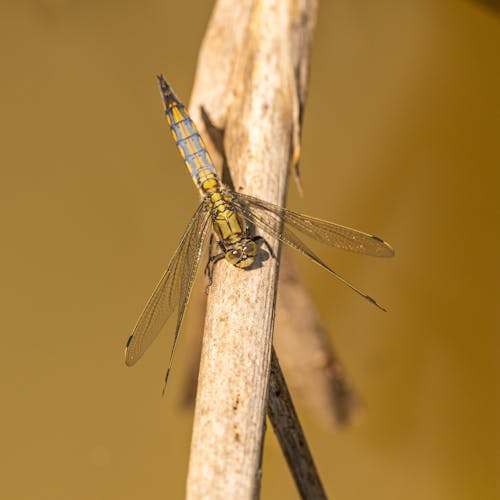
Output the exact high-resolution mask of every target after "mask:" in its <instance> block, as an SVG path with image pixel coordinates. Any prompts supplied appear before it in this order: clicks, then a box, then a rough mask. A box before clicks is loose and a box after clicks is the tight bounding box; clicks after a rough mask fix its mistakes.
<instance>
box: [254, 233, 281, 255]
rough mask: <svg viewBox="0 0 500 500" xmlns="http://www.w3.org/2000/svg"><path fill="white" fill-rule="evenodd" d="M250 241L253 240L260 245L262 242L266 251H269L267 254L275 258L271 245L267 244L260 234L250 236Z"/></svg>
mask: <svg viewBox="0 0 500 500" xmlns="http://www.w3.org/2000/svg"><path fill="white" fill-rule="evenodd" d="M252 241H254V242H255V243H259V245H262V244H264V245H265V247H266V249H267V251H268V252H269V255H270V256H271V257H272V258H273V259H275V258H276V255H274V252H273V249H272V248H271V245H269V243H268V241H267V240H266V239H265V238H263V237H262V236H254V237H253V238H252Z"/></svg>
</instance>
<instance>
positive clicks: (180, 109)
mask: <svg viewBox="0 0 500 500" xmlns="http://www.w3.org/2000/svg"><path fill="white" fill-rule="evenodd" d="M158 81H159V83H160V91H161V95H162V98H163V105H164V108H165V116H166V117H167V121H168V124H169V125H170V132H171V133H172V136H173V137H174V140H175V144H176V146H177V148H178V150H179V151H180V153H181V156H182V158H183V160H184V163H185V164H186V166H187V167H188V170H189V173H190V174H191V177H192V178H193V181H194V183H195V184H196V187H197V188H198V189H199V190H200V191H201V192H202V194H203V195H205V194H208V193H211V192H213V191H214V190H217V191H218V190H219V189H220V182H219V178H218V176H217V173H216V171H215V167H214V164H213V162H212V159H211V158H210V155H209V153H208V151H207V148H206V146H205V143H204V142H203V139H202V138H201V136H200V133H199V132H198V129H197V128H196V125H195V124H194V122H193V120H191V117H190V116H189V113H188V111H187V109H186V108H185V106H184V105H183V104H182V103H181V102H180V101H179V99H178V98H177V96H176V95H175V94H174V92H173V91H172V89H171V88H170V85H169V84H168V83H167V81H166V80H165V78H163V76H161V75H160V76H159V77H158Z"/></svg>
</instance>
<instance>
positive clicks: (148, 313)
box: [125, 203, 209, 374]
mask: <svg viewBox="0 0 500 500" xmlns="http://www.w3.org/2000/svg"><path fill="white" fill-rule="evenodd" d="M208 215H209V214H208V212H206V210H205V206H204V204H203V203H201V204H200V206H199V207H198V209H197V210H196V212H195V214H194V216H193V218H192V219H191V222H190V223H189V225H188V227H187V229H186V230H185V231H184V234H183V235H182V239H181V242H180V243H179V246H178V247H177V250H176V251H175V253H174V256H173V257H172V260H171V261H170V263H169V265H168V268H167V270H166V271H165V274H164V275H163V277H162V278H161V280H160V282H159V283H158V285H157V286H156V288H155V291H154V292H153V295H152V296H151V298H150V299H149V302H148V303H147V305H146V307H145V308H144V311H143V312H142V314H141V317H140V318H139V321H138V322H137V324H136V326H135V328H134V331H133V333H132V335H131V336H130V337H129V339H128V342H127V347H126V351H125V363H126V364H127V365H128V366H132V365H133V364H135V363H136V362H137V361H138V360H139V359H140V358H141V356H142V355H143V354H144V352H145V351H146V349H147V348H148V347H149V346H150V345H151V343H152V342H153V341H154V340H155V338H156V337H157V336H158V334H159V333H160V331H161V329H162V328H163V326H164V325H165V323H166V322H167V320H168V319H169V318H170V316H171V315H172V314H173V313H174V312H177V323H176V327H175V334H174V340H173V344H172V351H171V354H170V360H169V368H168V369H169V370H170V367H171V364H172V359H173V354H174V350H175V346H176V344H177V337H178V335H179V328H180V325H181V322H182V317H183V316H184V311H185V309H186V305H187V302H188V300H189V295H190V293H191V289H192V287H193V282H194V279H195V276H196V270H197V268H198V264H199V262H200V257H201V253H202V250H203V241H204V239H205V237H206V235H207V231H208V228H209V224H208V220H209V217H208ZM167 374H168V372H167Z"/></svg>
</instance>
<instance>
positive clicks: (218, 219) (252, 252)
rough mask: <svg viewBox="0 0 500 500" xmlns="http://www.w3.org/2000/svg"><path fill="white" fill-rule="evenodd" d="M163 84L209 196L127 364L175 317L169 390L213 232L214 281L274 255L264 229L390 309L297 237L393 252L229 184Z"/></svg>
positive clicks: (170, 115)
mask: <svg viewBox="0 0 500 500" xmlns="http://www.w3.org/2000/svg"><path fill="white" fill-rule="evenodd" d="M157 78H158V83H159V87H160V93H161V97H162V101H163V108H164V111H165V116H166V119H167V122H168V124H169V126H170V132H171V134H172V136H173V138H174V141H175V143H176V146H177V148H178V150H179V152H180V154H181V156H182V158H183V160H184V163H185V164H186V166H187V168H188V170H189V173H190V175H191V177H192V179H193V181H194V183H195V185H196V187H197V188H198V190H199V192H200V194H201V196H202V201H201V203H200V205H199V206H198V208H197V209H196V211H195V213H194V215H193V217H192V218H191V220H190V222H189V224H188V226H187V228H186V230H185V231H184V234H183V235H182V238H181V240H180V243H179V245H178V247H177V249H176V251H175V253H174V255H173V257H172V259H171V260H170V263H169V265H168V267H167V270H166V271H165V273H164V274H163V276H162V278H161V280H160V281H159V283H158V284H157V286H156V288H155V290H154V292H153V294H152V295H151V298H150V299H149V301H148V303H147V304H146V307H145V308H144V310H143V312H142V314H141V316H140V317H139V320H138V321H137V324H136V325H135V328H134V330H133V333H132V335H131V336H130V337H129V339H128V341H127V344H126V349H125V363H126V364H127V365H128V366H132V365H134V364H135V363H136V362H137V361H138V360H139V359H140V358H141V357H142V355H143V354H144V352H145V351H146V350H147V349H148V347H149V346H150V345H151V343H152V342H153V341H154V340H155V339H156V338H157V336H158V334H159V333H160V331H161V330H162V328H163V326H164V325H165V324H166V322H167V321H168V319H169V318H171V317H173V318H176V323H175V331H174V338H173V342H172V347H171V352H170V359H169V363H168V368H167V372H166V375H165V385H166V383H167V381H168V377H169V374H170V370H171V368H172V361H173V357H174V352H175V348H176V345H177V341H178V336H179V330H180V327H181V323H182V319H183V317H184V312H185V310H186V306H187V304H188V301H189V296H190V294H191V290H192V288H193V283H194V280H195V276H196V272H197V269H198V266H199V264H200V260H201V256H202V253H203V247H204V242H205V240H206V238H207V236H208V234H209V233H210V232H211V233H212V236H215V238H216V241H217V243H216V246H217V248H218V250H219V253H217V254H214V255H210V256H209V261H208V264H207V268H206V271H207V274H208V279H209V283H210V282H211V276H212V273H211V269H213V265H214V264H215V263H216V262H218V261H220V260H226V261H227V262H228V263H229V264H231V265H233V266H236V267H237V268H240V269H248V268H250V267H251V266H252V265H253V264H254V262H255V259H256V257H257V254H258V252H259V250H260V249H261V247H262V245H266V247H267V249H268V250H269V253H270V254H271V256H273V257H274V254H273V252H272V251H271V249H270V246H269V245H268V244H267V241H266V240H265V238H263V237H262V236H259V235H256V234H255V229H256V228H258V229H260V230H261V231H262V232H263V233H265V234H267V235H270V236H271V237H273V238H275V239H278V240H280V241H281V242H283V243H285V244H286V245H289V246H290V247H292V248H294V249H295V250H298V251H299V252H300V253H301V254H303V255H305V256H306V257H308V258H309V259H311V260H312V261H313V262H315V263H316V264H318V265H319V266H320V267H322V268H323V269H325V270H326V271H327V272H329V273H330V274H331V275H333V276H334V277H335V278H336V279H337V280H339V281H341V282H342V283H344V284H345V285H347V286H348V287H349V288H351V289H352V290H354V291H355V292H356V293H357V294H359V295H360V296H361V297H363V298H364V299H366V300H368V301H369V302H371V303H372V304H373V305H375V306H376V307H378V308H379V309H381V310H383V311H385V309H384V308H383V307H382V306H381V305H380V304H379V303H378V302H377V301H376V300H375V299H374V298H372V297H371V296H369V295H368V294H366V293H365V292H363V291H361V290H360V289H359V288H357V287H355V286H354V285H353V284H352V283H350V282H349V281H347V280H346V279H344V278H343V277H342V276H340V275H339V274H338V273H337V272H336V271H334V270H333V269H332V268H331V267H330V266H328V265H327V264H326V263H324V262H323V261H322V260H321V259H320V258H319V257H317V256H316V255H315V254H314V253H313V251H312V250H311V249H310V248H309V247H308V246H307V245H306V244H305V243H304V242H303V241H302V240H301V239H300V237H299V236H297V234H296V233H300V234H302V235H306V236H308V237H310V238H311V239H313V240H316V241H319V242H321V243H324V244H326V245H330V246H334V247H337V248H340V249H342V250H347V251H350V252H356V253H360V254H364V255H371V256H375V257H392V256H393V255H394V250H393V248H392V247H391V246H390V245H389V244H388V243H386V242H385V241H384V240H383V239H381V238H379V237H378V236H374V235H372V234H368V233H364V232H362V231H358V230H357V229H351V228H348V227H345V226H341V225H339V224H335V223H333V222H327V221H325V220H321V219H316V218H314V217H310V216H308V215H303V214H299V213H297V212H294V211H292V210H289V209H287V208H284V207H282V206H278V205H275V204H273V203H269V202H267V201H264V200H262V199H259V198H256V197H253V196H249V195H247V194H243V193H240V192H237V191H234V190H232V189H229V188H228V187H226V186H224V185H223V184H222V182H221V181H220V179H219V176H218V174H217V172H216V170H215V166H214V163H213V161H212V159H211V158H210V154H209V153H208V150H207V148H206V146H205V143H204V141H203V139H202V137H201V135H200V133H199V131H198V129H197V127H196V125H195V123H194V121H193V120H192V119H191V117H190V115H189V112H188V110H187V109H186V107H185V106H184V105H183V104H182V102H181V101H180V100H179V99H178V98H177V96H176V95H175V93H174V92H173V90H172V88H171V86H170V85H169V84H168V83H167V81H166V80H165V78H164V77H163V75H159V76H157ZM210 253H211V252H210Z"/></svg>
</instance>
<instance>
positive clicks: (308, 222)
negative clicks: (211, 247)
mask: <svg viewBox="0 0 500 500" xmlns="http://www.w3.org/2000/svg"><path fill="white" fill-rule="evenodd" d="M235 196H236V197H238V198H240V199H242V200H244V202H245V203H246V204H247V205H248V206H249V208H250V209H252V210H254V212H255V213H258V214H263V213H266V214H267V216H268V217H273V216H274V217H275V218H276V219H277V220H282V221H283V222H284V223H285V224H287V225H289V226H290V227H293V228H294V229H296V230H297V231H300V232H301V233H303V234H306V235H307V236H309V237H310V238H312V239H314V240H317V241H320V242H321V243H325V244H326V245H330V246H334V247H337V248H341V249H342V250H348V251H350V252H356V253H361V254H365V255H371V256H374V257H392V256H393V255H394V250H393V248H392V247H391V246H390V245H389V244H388V243H387V242H385V241H384V240H383V239H381V238H379V237H378V236H374V235H372V234H368V233H364V232H362V231H358V230H357V229H351V228H349V227H345V226H341V225H340V224H335V223H333V222H328V221H325V220H321V219H316V218H314V217H310V216H308V215H303V214H299V213H297V212H293V211H292V210H288V209H286V208H284V207H280V206H278V205H274V204H272V203H268V202H267V201H264V200H261V199H259V198H255V197H253V196H248V195H245V194H241V193H236V194H235Z"/></svg>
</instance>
